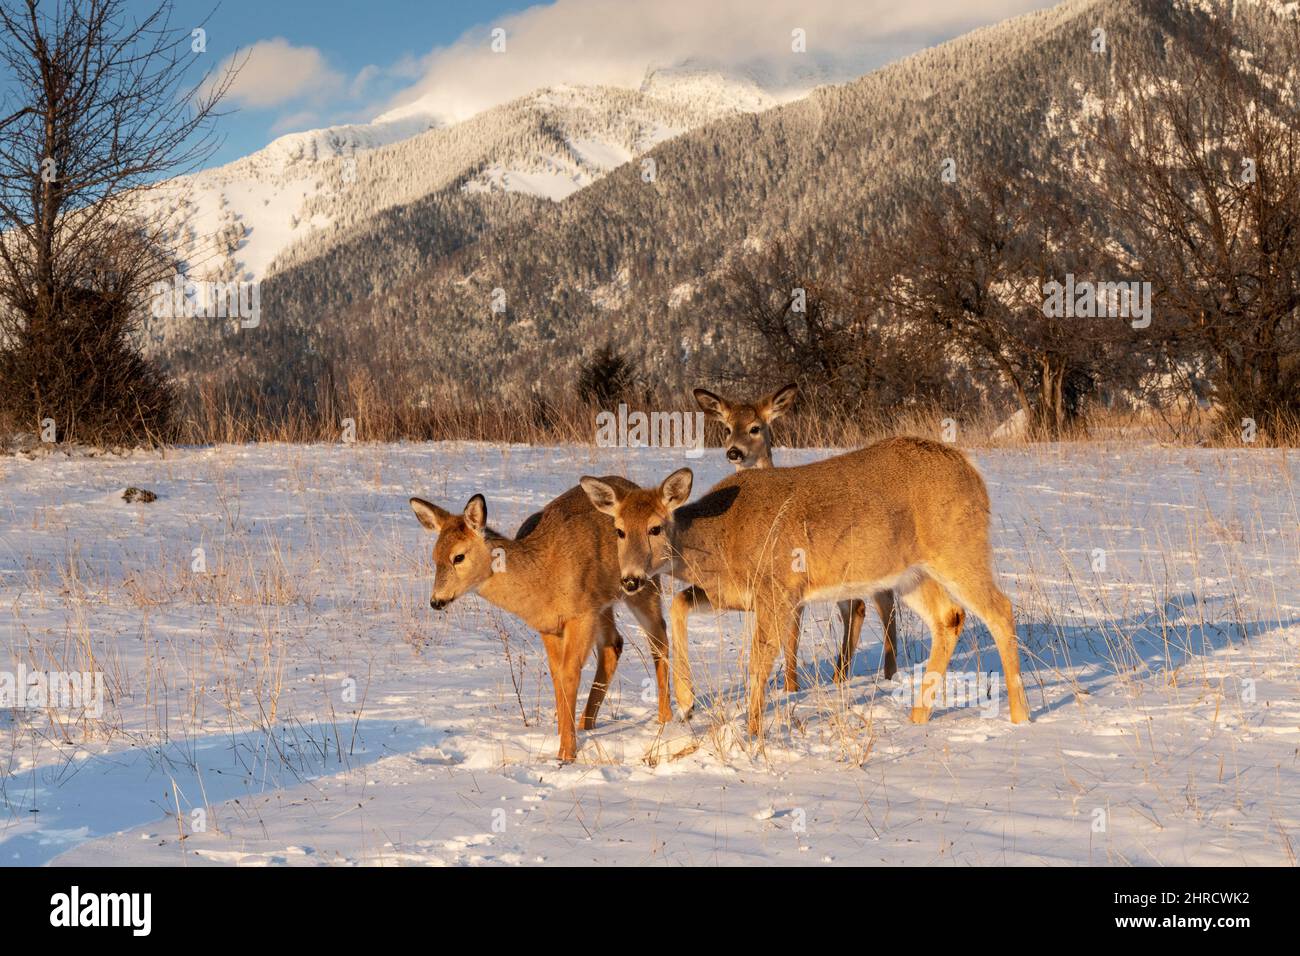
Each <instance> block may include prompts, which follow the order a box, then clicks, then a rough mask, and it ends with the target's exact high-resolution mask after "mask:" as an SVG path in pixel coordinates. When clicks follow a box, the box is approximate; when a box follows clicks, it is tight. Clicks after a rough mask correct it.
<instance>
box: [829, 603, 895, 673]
mask: <svg viewBox="0 0 1300 956" xmlns="http://www.w3.org/2000/svg"><path fill="white" fill-rule="evenodd" d="M883 593H886V594H889V595H890V611H891V613H892V610H893V593H892V592H889V591H886V592H883ZM838 606H839V609H840V621H841V622H842V623H843V625H844V638H843V643H842V644H841V645H840V656H839V658H838V659H837V660H836V661H835V682H836V683H842V682H844V681H846V680H848V679H849V675H850V674H851V673H852V672H853V654H854V652H855V651H857V649H858V638H859V637H860V636H861V635H862V620H863V618H865V617H866V616H867V606H866V605H865V604H864V603H862V601H859V600H858V599H856V598H855V599H853V600H852V601H841V602H840V603H839V605H838ZM876 606H877V607H879V606H880V596H879V595H876ZM884 619H885V612H884V611H882V612H881V620H884ZM886 647H887V648H888V645H886ZM887 653H888V652H887Z"/></svg>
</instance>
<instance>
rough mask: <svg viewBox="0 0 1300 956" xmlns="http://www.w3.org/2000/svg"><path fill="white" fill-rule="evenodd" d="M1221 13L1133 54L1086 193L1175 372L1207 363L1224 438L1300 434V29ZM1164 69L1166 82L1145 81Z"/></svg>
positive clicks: (1189, 17)
mask: <svg viewBox="0 0 1300 956" xmlns="http://www.w3.org/2000/svg"><path fill="white" fill-rule="evenodd" d="M1213 13H1214V15H1213V16H1207V15H1205V14H1203V13H1199V12H1196V11H1182V12H1179V13H1177V14H1176V15H1177V16H1178V17H1179V18H1180V19H1179V21H1178V24H1179V25H1180V26H1181V29H1182V31H1183V36H1174V37H1173V38H1171V39H1170V41H1169V42H1168V43H1167V44H1165V46H1164V47H1163V48H1162V49H1159V50H1141V49H1129V50H1123V49H1121V50H1120V51H1118V52H1117V54H1116V63H1115V66H1114V69H1113V70H1112V71H1111V77H1112V79H1111V86H1110V88H1109V89H1108V90H1106V91H1105V97H1104V101H1103V108H1102V111H1101V115H1100V117H1099V120H1098V122H1097V123H1096V125H1095V128H1094V133H1093V137H1092V142H1091V143H1090V145H1091V146H1093V147H1094V149H1095V151H1096V153H1097V156H1098V159H1099V165H1098V166H1097V168H1096V171H1095V173H1096V174H1095V177H1094V178H1093V180H1092V181H1091V182H1089V183H1087V184H1085V185H1086V186H1087V187H1090V188H1091V189H1092V192H1093V194H1094V197H1095V202H1096V203H1097V206H1098V208H1099V209H1100V210H1101V211H1102V215H1103V216H1104V217H1105V218H1106V220H1107V222H1108V223H1109V224H1110V225H1111V227H1112V228H1113V230H1114V236H1115V238H1116V240H1117V241H1116V242H1115V243H1113V244H1112V246H1111V249H1110V252H1111V254H1112V258H1113V261H1115V262H1117V263H1119V264H1120V267H1122V268H1129V269H1131V270H1133V271H1135V272H1137V273H1139V274H1141V275H1142V277H1143V278H1144V279H1147V280H1148V281H1150V282H1151V283H1152V285H1153V286H1154V290H1155V299H1156V304H1157V308H1156V314H1155V321H1156V322H1157V323H1159V324H1160V325H1161V326H1162V327H1163V328H1164V329H1165V330H1166V334H1167V336H1168V337H1169V340H1170V342H1171V343H1172V344H1175V345H1177V346H1178V352H1176V353H1175V358H1178V359H1182V360H1184V361H1187V362H1191V361H1193V360H1195V358H1196V356H1204V358H1205V360H1206V364H1207V365H1208V368H1209V376H1210V383H1211V397H1212V398H1213V399H1214V401H1215V402H1216V404H1217V405H1218V410H1219V415H1220V418H1221V420H1222V422H1223V424H1224V425H1225V426H1226V427H1227V428H1228V429H1230V430H1231V431H1233V432H1235V431H1237V430H1238V429H1239V428H1240V427H1241V420H1242V419H1244V418H1249V419H1254V420H1256V421H1257V423H1258V426H1259V428H1260V429H1262V430H1265V431H1268V430H1270V429H1278V430H1280V429H1281V428H1285V427H1286V426H1287V425H1288V424H1294V423H1295V422H1296V421H1297V420H1298V419H1300V75H1298V73H1297V64H1298V63H1300V15H1297V14H1296V12H1295V11H1294V10H1291V11H1289V12H1288V11H1286V10H1284V9H1282V8H1277V9H1273V8H1269V7H1268V6H1266V5H1263V4H1260V5H1249V6H1248V5H1245V4H1236V5H1235V6H1233V5H1227V4H1219V5H1216V7H1215V9H1214V11H1213ZM1184 37H1186V38H1187V39H1188V40H1189V42H1182V41H1183V39H1184ZM1193 38H1194V40H1195V42H1190V40H1191V39H1193ZM1153 57H1154V58H1156V59H1157V60H1160V61H1162V62H1163V68H1162V69H1161V70H1160V71H1159V73H1158V75H1152V73H1151V72H1150V71H1141V72H1139V71H1138V70H1136V69H1135V67H1134V64H1136V63H1140V62H1149V61H1150V60H1151V59H1152V58H1153Z"/></svg>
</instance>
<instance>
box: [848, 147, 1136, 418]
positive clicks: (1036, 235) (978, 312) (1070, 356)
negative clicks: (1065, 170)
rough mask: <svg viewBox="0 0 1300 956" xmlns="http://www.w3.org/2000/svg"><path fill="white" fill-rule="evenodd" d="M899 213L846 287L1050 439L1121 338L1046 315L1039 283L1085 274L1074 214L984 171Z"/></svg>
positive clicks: (1031, 183) (1017, 180) (1045, 189)
mask: <svg viewBox="0 0 1300 956" xmlns="http://www.w3.org/2000/svg"><path fill="white" fill-rule="evenodd" d="M907 205H908V207H909V208H910V209H911V211H912V218H911V221H910V222H909V224H908V225H907V227H906V228H905V229H903V230H902V231H901V233H900V234H899V235H898V236H897V237H896V238H892V239H889V238H882V239H881V240H880V241H879V242H878V243H868V244H867V248H869V249H870V248H872V247H876V246H879V247H880V248H882V249H884V250H886V251H885V252H884V253H882V254H880V255H878V256H876V262H875V263H874V264H872V265H871V266H869V267H867V268H862V267H861V266H860V267H859V268H858V270H857V278H856V280H855V283H856V284H857V285H859V286H860V287H862V289H863V294H864V295H865V294H875V295H876V296H877V297H878V298H879V299H880V300H881V301H882V303H884V304H885V306H886V307H887V308H888V309H889V310H891V311H892V312H893V313H894V314H895V315H896V316H897V317H898V318H899V319H900V320H901V321H904V322H910V323H914V324H916V325H918V326H921V327H928V329H929V334H931V335H935V336H938V337H941V338H943V339H944V340H946V341H947V342H948V343H949V344H951V345H952V346H953V347H955V349H956V351H957V352H958V353H959V355H960V356H961V358H962V360H963V361H964V362H966V363H967V364H968V365H969V366H970V367H971V368H973V369H974V370H975V371H978V372H990V373H992V374H994V375H996V376H997V378H998V380H999V381H1000V382H1001V383H1002V384H1003V385H1004V386H1005V387H1006V388H1007V389H1008V390H1009V391H1010V392H1011V393H1012V394H1013V395H1014V396H1015V399H1016V401H1017V403H1018V404H1019V406H1020V408H1021V410H1022V411H1023V412H1024V414H1025V417H1026V421H1027V423H1028V425H1029V429H1030V431H1031V433H1032V434H1035V435H1038V436H1041V437H1046V438H1055V437H1058V436H1060V435H1061V434H1062V432H1063V431H1065V430H1066V429H1067V428H1068V427H1070V426H1071V425H1073V424H1074V423H1075V422H1076V421H1077V419H1078V417H1079V413H1080V412H1081V410H1082V407H1083V400H1084V398H1086V396H1087V395H1088V393H1089V392H1091V391H1092V389H1093V387H1094V384H1095V382H1096V381H1097V378H1098V373H1099V371H1100V369H1101V366H1102V365H1104V364H1106V363H1107V352H1108V350H1110V348H1111V346H1113V345H1114V344H1115V343H1117V342H1119V341H1121V340H1123V339H1124V338H1125V337H1126V336H1127V335H1128V334H1130V332H1131V330H1129V329H1127V328H1126V326H1125V325H1124V324H1123V323H1122V322H1121V321H1119V320H1118V319H1117V318H1112V317H1110V316H1109V315H1107V316H1104V317H1100V318H1092V317H1077V318H1076V317H1069V318H1066V317H1064V316H1052V315H1049V314H1047V312H1046V311H1045V309H1044V298H1045V293H1044V287H1045V284H1046V283H1048V282H1051V281H1063V280H1064V279H1065V277H1066V275H1067V274H1070V273H1075V274H1078V275H1079V276H1080V277H1085V276H1088V275H1089V274H1090V272H1091V269H1090V266H1089V264H1088V259H1087V257H1086V254H1085V253H1084V252H1083V251H1082V250H1083V248H1084V244H1083V243H1082V242H1081V241H1080V240H1079V235H1080V233H1081V228H1080V226H1081V221H1082V220H1081V218H1080V215H1081V214H1080V211H1079V210H1078V209H1076V208H1073V207H1072V205H1071V204H1070V203H1069V202H1068V201H1066V199H1065V198H1064V190H1063V189H1062V188H1061V186H1060V185H1059V184H1054V183H1048V182H1039V181H1037V180H1034V179H1031V178H1030V177H1028V176H1021V177H1013V176H1010V175H1005V174H1003V173H1000V172H995V171H992V170H977V171H975V172H973V173H971V174H969V175H968V176H966V177H963V178H962V180H961V181H959V182H956V183H948V184H943V183H937V182H936V183H935V185H934V186H933V187H932V188H929V189H918V190H917V191H916V192H915V194H914V196H913V199H912V201H911V202H910V203H908V204H907ZM873 255H874V253H873ZM1107 371H1110V372H1112V373H1113V372H1114V368H1113V367H1111V368H1108V369H1107Z"/></svg>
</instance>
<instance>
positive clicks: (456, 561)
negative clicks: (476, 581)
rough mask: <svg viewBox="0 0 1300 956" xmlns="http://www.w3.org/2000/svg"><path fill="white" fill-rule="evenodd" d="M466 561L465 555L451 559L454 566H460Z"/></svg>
mask: <svg viewBox="0 0 1300 956" xmlns="http://www.w3.org/2000/svg"><path fill="white" fill-rule="evenodd" d="M464 560H465V555H463V554H458V555H456V556H455V557H454V558H452V559H451V563H452V564H460V563H461V562H462V561H464Z"/></svg>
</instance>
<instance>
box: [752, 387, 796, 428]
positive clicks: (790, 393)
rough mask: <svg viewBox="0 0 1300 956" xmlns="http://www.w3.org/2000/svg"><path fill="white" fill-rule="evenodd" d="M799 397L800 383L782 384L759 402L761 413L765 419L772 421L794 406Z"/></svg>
mask: <svg viewBox="0 0 1300 956" xmlns="http://www.w3.org/2000/svg"><path fill="white" fill-rule="evenodd" d="M798 398H799V386H798V385H793V384H791V385H785V386H782V387H781V388H778V389H777V390H776V391H775V392H773V393H772V394H771V395H769V396H768V397H767V398H765V399H763V401H762V402H761V403H759V406H758V411H759V414H760V415H761V416H762V417H763V421H765V422H771V421H773V420H774V419H777V418H780V417H781V416H782V415H784V414H785V413H786V412H788V411H790V409H792V408H794V403H795V402H796V401H797V400H798Z"/></svg>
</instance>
